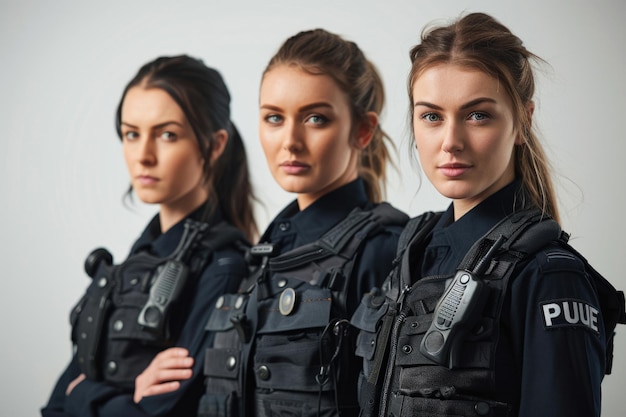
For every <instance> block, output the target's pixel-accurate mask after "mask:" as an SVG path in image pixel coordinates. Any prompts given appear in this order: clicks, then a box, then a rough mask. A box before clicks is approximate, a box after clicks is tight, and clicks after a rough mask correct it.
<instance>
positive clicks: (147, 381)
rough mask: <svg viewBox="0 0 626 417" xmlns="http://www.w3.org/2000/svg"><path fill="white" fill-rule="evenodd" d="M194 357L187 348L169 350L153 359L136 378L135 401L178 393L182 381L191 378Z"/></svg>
mask: <svg viewBox="0 0 626 417" xmlns="http://www.w3.org/2000/svg"><path fill="white" fill-rule="evenodd" d="M192 366H193V357H191V356H189V352H188V351H187V349H185V348H176V347H174V348H169V349H166V350H164V351H162V352H160V353H159V354H158V355H156V356H155V357H154V359H152V362H150V365H148V367H147V368H146V369H144V371H143V372H142V373H141V374H139V375H138V376H137V378H135V394H134V396H133V400H134V401H135V402H136V403H138V402H139V401H140V400H141V399H142V398H143V397H148V396H150V395H158V394H165V393H168V392H173V391H176V390H177V389H178V388H179V387H180V381H184V380H186V379H189V378H191V376H192V375H193V371H192V370H191V367H192Z"/></svg>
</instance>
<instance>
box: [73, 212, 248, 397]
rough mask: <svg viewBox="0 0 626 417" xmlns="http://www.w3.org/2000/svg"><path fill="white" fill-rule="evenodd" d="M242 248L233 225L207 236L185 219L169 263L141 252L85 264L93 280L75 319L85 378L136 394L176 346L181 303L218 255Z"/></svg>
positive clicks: (103, 254) (98, 256)
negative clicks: (146, 373)
mask: <svg viewBox="0 0 626 417" xmlns="http://www.w3.org/2000/svg"><path fill="white" fill-rule="evenodd" d="M236 241H240V242H245V238H244V237H243V234H242V233H241V231H239V230H238V229H236V228H234V227H233V226H230V225H227V224H226V223H223V222H222V223H219V224H217V225H215V226H213V227H211V228H210V229H209V225H208V224H207V223H204V222H198V221H195V220H192V219H187V220H186V222H185V231H184V233H183V236H182V238H181V241H180V242H179V244H178V247H177V248H176V250H175V251H174V252H173V253H172V254H171V255H169V256H168V257H166V258H160V257H157V256H154V255H151V254H149V253H147V252H139V253H136V254H133V255H130V256H129V257H128V259H126V261H124V262H123V263H122V264H119V265H113V264H112V257H111V255H110V254H109V253H108V252H107V251H106V250H105V249H96V250H95V251H93V252H92V253H91V254H90V255H89V256H88V257H87V260H86V261H85V269H86V271H87V274H88V275H90V276H91V277H92V279H93V281H92V282H91V284H90V285H89V287H88V288H87V291H86V293H85V295H84V296H83V297H82V299H81V300H80V301H79V302H78V304H77V305H76V306H75V307H74V308H73V310H72V312H71V315H70V321H71V324H72V341H73V342H74V344H75V348H76V353H75V355H76V358H77V360H78V362H79V364H80V366H81V371H82V372H83V373H84V374H85V375H86V376H87V378H89V379H93V380H105V381H107V382H109V383H111V384H113V385H116V386H119V387H121V388H124V389H133V388H134V384H135V378H136V376H137V375H139V374H140V373H141V372H142V371H143V370H144V369H145V368H146V367H147V366H148V364H149V363H150V361H151V360H152V359H153V358H154V356H155V355H156V354H157V353H158V352H160V351H161V350H163V349H165V348H167V347H170V346H172V343H174V341H175V340H176V337H177V328H176V327H177V326H174V325H172V323H171V320H170V317H173V316H179V317H180V316H185V315H186V314H183V313H184V311H185V308H186V306H185V305H184V303H180V302H177V300H179V299H184V298H186V297H187V296H190V294H191V292H192V291H193V288H194V287H195V284H196V279H197V278H198V275H199V274H200V273H201V271H202V270H203V269H204V267H205V266H206V264H207V262H208V261H209V260H210V259H211V256H212V253H213V252H214V251H215V250H217V249H219V248H222V247H224V246H226V245H228V244H232V243H234V242H236ZM172 312H174V314H173V315H172V314H170V313H172ZM177 324H178V325H180V323H177Z"/></svg>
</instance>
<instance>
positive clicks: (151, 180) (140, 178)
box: [135, 175, 159, 185]
mask: <svg viewBox="0 0 626 417" xmlns="http://www.w3.org/2000/svg"><path fill="white" fill-rule="evenodd" d="M135 179H136V180H137V182H138V183H139V184H141V185H152V184H156V183H157V182H158V181H159V179H158V178H156V177H152V176H150V175H137V177H135Z"/></svg>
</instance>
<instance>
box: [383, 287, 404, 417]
mask: <svg viewBox="0 0 626 417" xmlns="http://www.w3.org/2000/svg"><path fill="white" fill-rule="evenodd" d="M410 290H411V288H410V287H409V286H408V285H406V286H405V287H404V288H403V289H402V292H401V293H400V296H399V297H398V304H397V305H398V308H399V309H400V313H399V314H398V317H396V321H395V322H394V324H393V327H392V328H391V346H390V347H389V359H390V361H393V363H392V364H391V366H387V371H386V372H385V379H384V380H383V391H382V395H381V398H380V407H379V415H380V416H381V417H383V416H385V414H386V411H387V401H388V399H389V394H390V392H389V387H390V385H391V381H393V378H392V377H393V371H394V368H395V360H396V352H397V351H398V332H399V331H400V326H401V325H402V323H404V320H406V315H407V313H408V311H407V309H408V307H403V304H404V298H405V296H406V293H408V292H409V291H410Z"/></svg>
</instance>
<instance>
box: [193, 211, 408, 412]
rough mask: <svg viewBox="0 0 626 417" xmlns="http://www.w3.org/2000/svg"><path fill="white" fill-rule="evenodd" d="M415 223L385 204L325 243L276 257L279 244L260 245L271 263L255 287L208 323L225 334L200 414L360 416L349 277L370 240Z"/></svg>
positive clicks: (213, 356)
mask: <svg viewBox="0 0 626 417" xmlns="http://www.w3.org/2000/svg"><path fill="white" fill-rule="evenodd" d="M407 220H408V218H407V216H406V215H405V214H404V213H401V212H399V211H398V210H396V209H394V208H393V207H391V206H390V205H388V204H386V203H383V204H380V205H378V206H377V207H376V208H374V209H373V210H370V211H363V210H361V209H355V210H353V211H352V212H351V213H350V214H349V215H348V216H347V217H346V218H345V219H344V220H343V221H341V222H340V223H339V224H338V225H336V226H335V227H333V228H332V229H331V230H330V231H328V232H327V233H326V234H324V235H323V236H322V237H321V238H320V239H319V240H318V241H316V242H313V243H311V244H308V245H304V246H301V247H299V248H296V249H293V250H291V251H289V252H287V253H284V254H282V255H279V256H272V250H273V249H272V246H271V244H266V245H263V244H261V245H257V246H256V247H253V248H252V253H256V254H257V256H259V257H261V259H262V261H261V263H260V266H259V267H258V268H257V269H256V270H255V271H254V273H253V274H252V275H251V278H250V279H249V280H248V283H249V285H250V286H249V287H247V286H244V287H243V288H242V292H241V293H240V294H232V295H228V296H224V297H222V298H221V299H220V300H219V301H218V303H217V305H216V306H215V310H214V312H213V314H212V316H211V318H210V320H209V323H208V325H207V330H209V331H216V332H218V333H217V335H216V339H215V344H214V347H213V348H211V349H209V350H207V353H206V358H205V374H206V385H207V392H206V394H205V395H204V396H203V398H202V400H201V403H200V410H199V415H200V416H218V417H222V416H223V417H232V416H248V415H255V416H274V415H280V416H282V415H288V416H302V417H305V416H318V415H319V416H334V415H339V410H341V415H342V416H343V415H357V414H358V406H357V401H356V398H354V395H349V394H343V392H344V391H345V392H354V391H355V389H354V384H355V383H356V378H352V376H356V375H358V368H360V364H359V363H356V362H355V359H354V357H353V353H352V352H351V350H352V349H353V346H354V342H353V341H352V342H350V341H349V340H350V338H351V337H352V335H351V333H350V332H349V331H348V330H349V322H348V314H347V312H346V298H347V289H348V288H349V287H350V286H349V280H350V277H351V275H352V269H353V266H354V262H355V259H356V255H357V253H358V252H359V250H360V249H361V248H362V245H363V243H364V242H365V241H366V240H367V239H368V238H369V237H371V236H373V235H375V234H376V233H378V232H379V231H380V230H381V228H382V227H384V226H388V225H400V226H401V225H404V224H405V223H406V221H407ZM247 285H248V284H247ZM350 357H352V359H350ZM339 364H340V366H338V365H339ZM352 367H356V369H357V370H352V369H351V368H352ZM351 378H352V379H353V380H354V381H352V379H351ZM339 382H340V383H341V384H339ZM350 384H352V385H350Z"/></svg>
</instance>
